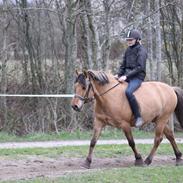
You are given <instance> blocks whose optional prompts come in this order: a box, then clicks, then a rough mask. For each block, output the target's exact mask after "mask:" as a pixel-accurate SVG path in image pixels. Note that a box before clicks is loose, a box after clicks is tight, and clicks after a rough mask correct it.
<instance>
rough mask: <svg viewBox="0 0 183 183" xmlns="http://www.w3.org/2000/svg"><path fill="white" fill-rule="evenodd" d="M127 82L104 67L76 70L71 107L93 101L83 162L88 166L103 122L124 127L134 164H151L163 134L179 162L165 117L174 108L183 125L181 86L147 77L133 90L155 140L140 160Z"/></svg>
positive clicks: (180, 161)
mask: <svg viewBox="0 0 183 183" xmlns="http://www.w3.org/2000/svg"><path fill="white" fill-rule="evenodd" d="M127 84H128V83H127V82H123V83H120V82H118V81H117V80H116V79H115V78H114V76H113V75H112V74H110V73H105V72H103V71H93V70H87V71H83V72H80V73H79V72H76V80H75V82H74V91H75V95H74V97H73V98H72V100H71V106H72V108H73V109H74V110H75V111H81V110H82V108H83V105H84V104H85V103H87V102H90V101H94V122H93V136H92V139H91V142H90V147H89V153H88V156H87V158H86V160H85V163H84V165H83V166H84V167H85V168H90V165H91V162H92V154H93V150H94V147H95V145H96V143H97V140H98V138H99V136H100V134H101V131H102V129H103V128H104V127H105V126H106V125H110V126H113V127H116V128H120V129H122V130H123V132H124V134H125V136H126V138H127V140H128V144H129V146H130V147H131V149H132V150H133V152H134V156H135V165H139V166H144V165H150V164H151V162H152V160H153V157H154V155H155V152H156V150H157V148H158V146H159V144H160V143H161V141H162V140H163V135H165V136H166V138H167V139H168V140H169V141H170V143H171V146H172V148H173V150H174V154H175V157H176V164H177V165H178V164H180V163H182V159H181V157H182V153H181V152H180V150H179V149H178V146H177V144H176V141H175V138H174V134H173V132H172V130H171V129H170V128H169V126H168V121H169V118H170V116H171V114H172V113H174V112H175V114H176V117H177V119H178V121H179V123H180V125H181V127H182V128H183V90H182V89H181V88H179V87H172V86H169V85H168V84H165V83H163V82H158V81H147V82H143V83H142V85H141V87H140V88H139V89H138V90H136V91H135V93H134V95H135V96H136V99H137V101H138V105H139V108H140V112H141V116H142V118H143V120H144V124H145V123H149V122H153V123H155V137H154V144H153V147H152V149H151V151H150V153H149V155H148V156H147V158H146V159H145V161H143V159H142V156H141V154H140V153H139V152H138V150H137V148H136V146H135V141H134V138H133V135H132V127H134V126H135V119H134V116H133V114H132V111H131V109H130V106H129V103H128V100H127V98H126V95H125V89H126V87H127ZM144 124H143V125H144Z"/></svg>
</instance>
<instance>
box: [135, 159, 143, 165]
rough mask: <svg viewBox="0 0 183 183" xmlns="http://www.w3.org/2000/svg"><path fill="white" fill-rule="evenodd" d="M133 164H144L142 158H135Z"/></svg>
mask: <svg viewBox="0 0 183 183" xmlns="http://www.w3.org/2000/svg"><path fill="white" fill-rule="evenodd" d="M135 166H144V161H143V159H142V158H141V159H136V160H135Z"/></svg>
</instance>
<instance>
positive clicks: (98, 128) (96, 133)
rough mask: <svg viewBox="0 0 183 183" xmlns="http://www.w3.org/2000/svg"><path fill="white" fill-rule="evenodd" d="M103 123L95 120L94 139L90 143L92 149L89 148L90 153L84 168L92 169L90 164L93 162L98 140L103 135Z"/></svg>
mask: <svg viewBox="0 0 183 183" xmlns="http://www.w3.org/2000/svg"><path fill="white" fill-rule="evenodd" d="M103 126H104V125H103V123H102V122H100V121H99V120H97V119H95V121H94V129H93V137H92V139H91V142H90V148H89V153H88V156H87V158H86V161H85V163H84V164H83V167H85V168H90V164H91V162H92V154H93V150H94V147H95V144H96V143H97V140H98V138H99V136H100V134H101V131H102V128H103Z"/></svg>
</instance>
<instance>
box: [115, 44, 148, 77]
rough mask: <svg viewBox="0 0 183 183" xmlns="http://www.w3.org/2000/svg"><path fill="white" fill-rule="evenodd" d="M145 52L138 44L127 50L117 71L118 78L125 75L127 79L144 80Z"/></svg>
mask: <svg viewBox="0 0 183 183" xmlns="http://www.w3.org/2000/svg"><path fill="white" fill-rule="evenodd" d="M146 59H147V51H146V49H145V48H144V47H143V46H142V45H140V44H139V43H137V44H135V45H133V46H130V47H128V48H127V50H126V52H125V55H124V57H123V62H122V63H121V65H120V68H119V71H118V73H117V74H118V77H120V76H122V75H125V76H127V79H128V80H130V79H131V78H139V79H141V80H144V78H145V76H146Z"/></svg>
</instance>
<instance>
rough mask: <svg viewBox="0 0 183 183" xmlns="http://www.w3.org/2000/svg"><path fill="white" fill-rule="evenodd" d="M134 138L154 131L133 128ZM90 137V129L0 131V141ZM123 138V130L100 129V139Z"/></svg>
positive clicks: (151, 136)
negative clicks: (32, 132) (49, 131)
mask: <svg viewBox="0 0 183 183" xmlns="http://www.w3.org/2000/svg"><path fill="white" fill-rule="evenodd" d="M133 135H134V138H139V139H143V138H153V137H154V132H145V131H142V130H138V129H133ZM175 136H176V137H183V132H182V133H181V132H179V133H176V134H175ZM91 137H92V131H91V130H90V131H87V130H86V131H82V130H76V131H73V132H69V131H61V132H60V133H59V134H56V133H35V134H29V135H25V136H21V137H20V136H16V135H12V134H8V133H5V132H0V142H23V141H30V142H32V141H50V140H87V139H88V140H89V139H91ZM122 138H123V139H125V138H126V137H125V136H124V134H123V132H122V131H121V130H119V129H116V128H106V129H104V130H103V131H102V135H101V137H100V139H122Z"/></svg>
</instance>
